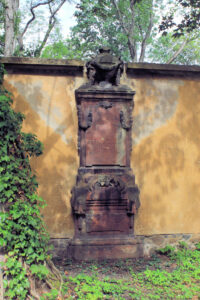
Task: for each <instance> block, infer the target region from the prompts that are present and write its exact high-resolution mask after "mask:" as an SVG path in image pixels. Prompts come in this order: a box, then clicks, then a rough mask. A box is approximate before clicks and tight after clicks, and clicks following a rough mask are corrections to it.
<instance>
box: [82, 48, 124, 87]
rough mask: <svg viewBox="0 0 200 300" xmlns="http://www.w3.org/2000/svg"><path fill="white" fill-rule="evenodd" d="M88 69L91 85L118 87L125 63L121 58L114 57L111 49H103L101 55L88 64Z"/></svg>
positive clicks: (100, 51) (100, 50)
mask: <svg viewBox="0 0 200 300" xmlns="http://www.w3.org/2000/svg"><path fill="white" fill-rule="evenodd" d="M86 68H87V77H88V79H89V83H90V85H100V86H104V85H106V84H110V85H113V86H118V85H119V84H120V76H121V74H122V73H123V69H124V63H123V61H122V60H121V58H118V57H115V56H113V55H112V54H111V53H110V49H109V48H106V47H102V48H100V49H99V54H98V55H97V56H96V57H94V58H93V59H91V60H90V61H88V62H87V64H86Z"/></svg>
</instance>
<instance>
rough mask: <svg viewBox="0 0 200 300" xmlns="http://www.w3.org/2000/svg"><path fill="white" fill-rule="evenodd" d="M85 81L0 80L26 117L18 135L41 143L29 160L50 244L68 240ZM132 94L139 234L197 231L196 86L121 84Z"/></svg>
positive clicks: (159, 81)
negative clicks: (78, 100) (78, 94)
mask: <svg viewBox="0 0 200 300" xmlns="http://www.w3.org/2000/svg"><path fill="white" fill-rule="evenodd" d="M84 81H85V79H84V78H81V77H73V76H65V77H64V76H63V77H61V76H60V77H59V76H39V75H17V74H16V75H11V74H10V75H9V74H8V75H6V76H5V85H6V87H7V88H8V89H9V90H10V91H11V92H12V93H13V95H14V108H15V109H16V110H17V111H21V112H23V113H24V114H25V115H26V120H25V121H24V126H23V130H24V131H26V132H33V133H35V134H36V135H37V136H38V138H39V139H40V140H41V141H42V142H43V143H44V154H43V155H42V156H41V157H39V158H37V159H32V167H33V168H34V170H35V171H36V174H37V177H38V181H39V185H40V187H39V194H40V195H41V196H42V197H43V198H44V199H45V200H46V202H47V207H46V208H45V209H44V217H45V221H46V223H47V227H48V229H49V232H50V234H51V237H53V238H67V237H72V236H73V232H74V224H73V219H72V216H71V208H70V190H71V188H72V187H73V185H74V184H75V177H76V173H77V168H78V164H79V159H78V155H77V114H76V105H75V97H74V91H75V89H76V88H78V87H79V86H80V85H81V84H82V83H83V82H84ZM123 81H124V83H126V84H128V85H129V86H130V87H132V88H133V89H134V90H136V96H135V109H134V113H133V117H134V124H133V141H134V142H133V151H132V158H131V163H132V168H133V171H134V173H135V176H136V182H137V184H138V186H139V188H140V193H141V194H140V196H141V207H140V209H139V212H138V215H137V217H136V220H135V233H136V234H138V235H150V234H162V233H168V234H169V233H198V232H200V219H199V214H200V154H199V148H200V134H199V128H200V101H199V100H200V99H199V91H200V82H199V81H197V80H195V79H194V80H189V79H178V78H177V79H175V78H173V79H171V78H151V77H147V78H137V79H133V78H123Z"/></svg>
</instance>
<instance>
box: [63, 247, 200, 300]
mask: <svg viewBox="0 0 200 300" xmlns="http://www.w3.org/2000/svg"><path fill="white" fill-rule="evenodd" d="M60 268H61V271H62V272H63V277H64V284H63V290H62V293H63V299H81V300H82V299H88V300H90V299H91V300H96V299H142V300H145V299H193V300H194V299H200V243H199V244H198V245H196V249H195V250H189V249H188V248H187V245H186V244H185V243H180V245H179V248H178V249H177V250H175V248H173V247H172V246H167V247H165V248H163V249H160V250H159V251H158V253H157V254H156V255H154V256H152V257H151V258H149V259H126V260H117V261H108V260H107V261H101V262H81V263H80V262H79V263H77V262H76V263H74V262H70V261H66V262H65V263H64V264H63V265H62V267H60Z"/></svg>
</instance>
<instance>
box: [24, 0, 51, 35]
mask: <svg viewBox="0 0 200 300" xmlns="http://www.w3.org/2000/svg"><path fill="white" fill-rule="evenodd" d="M53 1H54V0H48V1H45V2H39V3H37V4H35V5H33V6H31V8H30V11H31V14H32V17H31V19H30V20H29V21H28V22H27V23H26V26H25V28H24V30H23V32H22V33H21V37H23V36H24V34H25V33H26V31H27V29H28V27H29V25H30V24H31V23H32V22H33V21H34V20H35V12H34V9H35V8H37V7H39V6H41V5H47V4H50V3H51V2H53Z"/></svg>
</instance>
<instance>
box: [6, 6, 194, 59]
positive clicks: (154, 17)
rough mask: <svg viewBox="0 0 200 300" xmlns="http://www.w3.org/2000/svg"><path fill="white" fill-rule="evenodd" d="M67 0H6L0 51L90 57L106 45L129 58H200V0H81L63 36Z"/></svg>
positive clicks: (64, 56) (71, 57)
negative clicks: (62, 16)
mask: <svg viewBox="0 0 200 300" xmlns="http://www.w3.org/2000/svg"><path fill="white" fill-rule="evenodd" d="M65 2H70V0H41V1H39V0H24V1H22V0H21V1H20V0H12V1H11V0H0V12H1V14H0V55H5V56H13V55H15V56H33V57H44V58H59V59H61V58H65V59H84V60H87V59H88V58H89V57H91V56H93V55H95V54H96V53H97V51H98V48H99V47H101V46H102V45H105V46H108V47H110V48H111V51H112V52H113V53H114V54H115V55H117V56H121V58H122V59H123V60H124V61H132V62H158V63H177V64H200V53H199V48H200V34H199V30H198V29H199V25H200V0H174V1H172V0H165V1H163V0H77V5H76V9H75V12H74V18H75V20H76V24H75V25H74V26H73V27H71V29H70V35H69V36H68V38H63V35H62V33H61V32H62V28H61V25H60V22H59V18H58V12H59V11H60V10H62V8H63V4H64V3H65ZM8 4H9V5H10V6H9V5H8ZM9 10H10V12H11V11H12V14H11V15H9V14H8V13H10V12H9Z"/></svg>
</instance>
